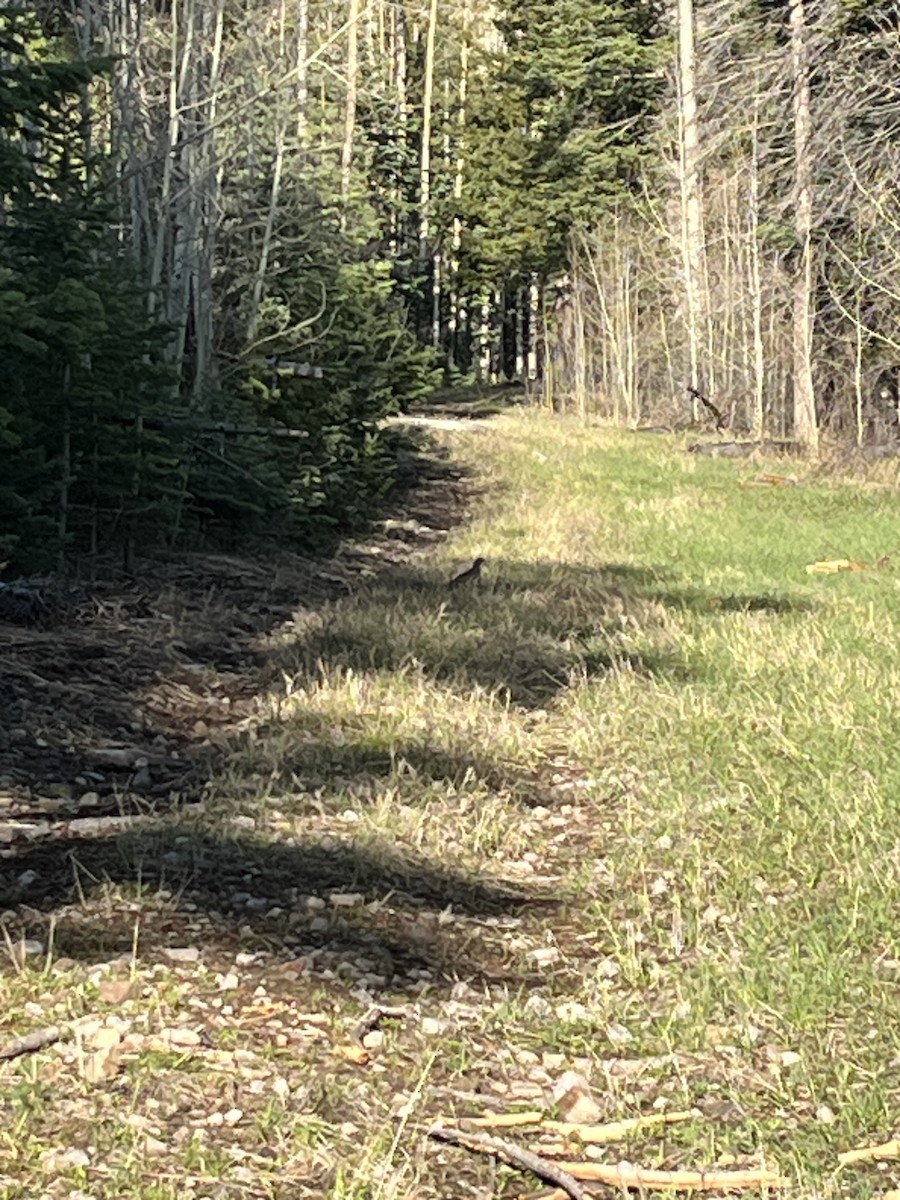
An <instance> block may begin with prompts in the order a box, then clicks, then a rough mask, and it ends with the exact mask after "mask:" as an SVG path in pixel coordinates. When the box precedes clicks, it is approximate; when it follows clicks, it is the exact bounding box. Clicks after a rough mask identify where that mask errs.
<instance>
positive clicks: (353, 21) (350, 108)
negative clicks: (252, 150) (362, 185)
mask: <svg viewBox="0 0 900 1200" xmlns="http://www.w3.org/2000/svg"><path fill="white" fill-rule="evenodd" d="M359 3H360V0H350V12H349V15H348V17H347V22H348V28H347V99H346V103H345V106H344V141H343V145H342V147H341V201H342V203H343V206H344V211H343V213H342V214H341V227H342V228H343V227H345V226H346V223H347V201H348V200H349V198H350V168H351V166H352V165H353V137H354V134H355V131H356V89H357V84H358V77H359V28H358V26H359Z"/></svg>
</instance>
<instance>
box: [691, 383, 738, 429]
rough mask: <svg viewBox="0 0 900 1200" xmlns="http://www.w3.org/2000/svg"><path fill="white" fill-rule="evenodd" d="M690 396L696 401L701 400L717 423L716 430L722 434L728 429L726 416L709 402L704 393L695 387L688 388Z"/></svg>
mask: <svg viewBox="0 0 900 1200" xmlns="http://www.w3.org/2000/svg"><path fill="white" fill-rule="evenodd" d="M688 395H689V396H693V397H694V399H695V400H699V401H700V403H701V404H702V405H703V407H704V408H705V409H706V410H707V412H708V413H709V414H710V415H711V416H712V418H713V420H714V421H715V423H716V429H718V430H719V431H720V432H721V431H722V430H723V429H725V428H726V426H727V425H728V422H727V421H726V420H725V415H724V413H722V412H721V411H720V410H719V409H718V408H717V407H716V406H715V404H713V402H712V400H708V399H707V397H706V396H704V395H703V393H702V392H700V391H698V390H697V388H695V387H690V386H688Z"/></svg>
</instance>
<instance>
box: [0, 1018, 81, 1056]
mask: <svg viewBox="0 0 900 1200" xmlns="http://www.w3.org/2000/svg"><path fill="white" fill-rule="evenodd" d="M67 1036H68V1034H67V1032H66V1031H65V1030H63V1029H61V1028H60V1026H59V1025H48V1026H47V1028H46V1029H35V1030H34V1032H33V1033H26V1034H23V1035H22V1037H17V1038H14V1039H13V1040H12V1041H11V1042H7V1043H6V1045H5V1046H2V1047H0V1062H9V1061H10V1059H13V1058H21V1057H22V1055H23V1054H34V1053H35V1052H36V1051H38V1050H43V1049H44V1047H45V1046H52V1045H54V1043H56V1042H60V1041H62V1040H63V1038H64V1037H67Z"/></svg>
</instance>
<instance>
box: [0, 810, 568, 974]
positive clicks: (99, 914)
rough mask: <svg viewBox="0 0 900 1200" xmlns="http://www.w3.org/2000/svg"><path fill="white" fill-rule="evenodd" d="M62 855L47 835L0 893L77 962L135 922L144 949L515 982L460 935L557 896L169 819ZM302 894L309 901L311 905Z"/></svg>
mask: <svg viewBox="0 0 900 1200" xmlns="http://www.w3.org/2000/svg"><path fill="white" fill-rule="evenodd" d="M60 851H61V848H60V845H59V843H45V844H42V845H36V846H33V847H31V848H30V849H29V850H27V851H26V852H25V853H23V855H22V856H21V857H20V858H19V860H18V862H17V868H18V869H19V870H20V871H27V872H29V873H30V874H31V875H32V876H33V879H32V882H30V883H28V884H27V885H25V886H19V885H17V884H15V883H14V882H13V881H12V880H9V881H8V882H7V884H6V886H5V887H3V888H0V910H2V909H3V908H6V907H14V906H22V905H23V901H24V900H26V899H27V904H26V905H25V906H24V907H22V909H21V912H22V913H23V914H24V921H23V935H25V936H28V935H31V936H37V937H39V938H42V939H44V940H46V938H47V936H48V931H49V925H50V917H49V914H51V913H52V914H53V917H52V924H53V950H54V956H55V957H56V958H60V957H62V958H71V959H75V960H86V961H104V960H108V959H110V958H113V957H117V956H119V955H123V954H129V953H131V952H132V951H133V949H134V946H135V939H136V922H137V923H138V924H139V927H140V937H139V942H140V949H141V953H142V955H143V956H146V955H148V954H149V955H151V957H152V955H153V952H154V951H158V950H162V949H164V948H165V947H169V946H173V945H175V946H185V945H189V944H193V945H197V946H200V947H201V948H203V949H211V950H213V951H214V952H218V953H222V952H225V953H226V954H227V953H229V952H232V953H233V952H234V951H236V950H243V951H245V952H246V951H251V952H253V951H259V950H267V951H269V952H270V953H274V954H275V955H276V956H277V957H280V958H281V959H282V960H290V959H294V958H298V957H303V956H306V957H309V958H310V961H311V962H312V963H314V962H315V959H316V955H317V953H318V952H322V951H326V950H327V952H328V954H327V956H326V957H325V958H320V960H319V965H320V967H321V969H323V970H324V969H325V968H326V967H327V966H328V965H329V963H333V962H334V961H335V958H337V959H338V960H339V959H340V957H341V956H342V955H343V956H344V957H346V956H347V955H353V954H356V955H361V956H364V957H365V958H366V959H367V960H369V961H370V962H371V963H373V964H375V968H376V970H377V974H378V975H379V976H381V977H383V980H384V986H385V987H390V988H391V989H392V990H398V989H399V990H403V988H404V987H405V986H407V985H410V984H412V983H413V982H414V981H415V979H416V978H417V977H418V976H417V973H418V972H419V971H422V970H427V971H429V972H431V973H433V974H434V976H435V978H439V977H440V976H444V977H445V978H448V977H459V978H465V979H467V980H468V981H470V982H478V983H487V982H490V983H497V982H504V981H511V980H516V981H518V982H521V981H522V978H523V971H522V969H521V964H520V966H519V967H517V968H513V967H511V966H510V964H508V963H507V964H506V965H505V966H504V965H503V964H502V963H501V962H500V961H499V960H498V959H496V956H492V955H490V954H488V955H487V956H485V955H484V954H482V953H480V952H479V951H478V950H477V949H476V948H473V946H472V944H471V937H470V936H469V935H468V933H463V932H461V929H462V930H466V929H467V927H468V926H469V925H470V924H471V922H472V921H473V920H474V921H476V923H478V924H480V923H482V922H485V921H487V922H488V923H489V924H496V925H499V926H500V927H502V926H503V924H504V923H505V922H509V921H513V922H514V923H515V922H516V919H517V918H520V917H524V916H527V915H528V914H530V913H535V912H537V911H540V910H547V909H549V910H552V909H553V908H555V906H556V904H557V899H558V898H557V897H553V896H541V895H540V894H539V893H537V892H536V891H535V889H533V888H532V889H530V891H529V892H528V893H525V892H523V891H521V890H518V889H516V888H514V887H512V886H504V885H502V884H499V883H495V882H490V881H486V880H479V879H475V878H473V877H472V876H470V875H466V874H464V873H462V872H457V871H455V870H454V869H453V868H451V867H448V866H444V865H441V864H436V863H434V862H432V861H429V860H427V859H425V858H423V857H421V856H419V857H416V856H414V855H413V854H412V853H409V852H405V853H403V854H401V853H398V852H397V851H396V850H395V849H394V848H392V847H389V846H386V845H383V844H382V845H377V846H370V847H363V846H360V845H357V844H354V845H346V844H334V843H332V844H322V843H316V842H313V841H310V842H298V843H296V844H284V843H278V842H271V841H267V840H264V839H262V838H254V837H248V836H235V837H234V838H228V837H226V836H221V835H219V834H216V833H214V832H211V831H200V830H198V829H197V828H196V825H187V824H182V825H179V824H177V823H175V824H171V823H169V824H166V825H159V826H157V827H155V828H148V829H143V830H141V829H137V830H135V831H133V832H129V833H126V834H123V835H121V836H120V837H118V838H115V839H109V838H85V839H79V840H77V841H75V842H72V843H70V844H69V845H68V846H67V848H66V850H65V851H64V852H63V853H61V852H60ZM111 888H112V889H113V890H114V895H113V891H111ZM335 894H337V899H336V900H335V901H334V902H331V901H330V900H329V898H330V897H332V896H334V895H335ZM308 897H314V898H315V899H316V907H315V908H312V909H310V908H309V907H308V906H307V905H306V900H307V898H308ZM76 898H77V902H76V903H73V899H76ZM323 898H324V903H322V900H323ZM344 901H346V903H344ZM451 912H452V913H453V914H454V915H453V918H452V919H447V914H448V913H451ZM463 939H465V941H466V945H467V949H466V952H465V955H463V954H462V953H461V950H460V942H461V940H463ZM314 973H315V972H314ZM524 974H525V975H527V974H528V972H527V971H525V973H524Z"/></svg>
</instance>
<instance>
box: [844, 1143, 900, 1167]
mask: <svg viewBox="0 0 900 1200" xmlns="http://www.w3.org/2000/svg"><path fill="white" fill-rule="evenodd" d="M873 1158H874V1159H879V1158H900V1140H897V1141H893V1142H882V1143H881V1145H879V1146H857V1147H856V1148H855V1149H853V1150H845V1151H844V1153H843V1154H839V1155H838V1162H839V1163H840V1164H841V1166H842V1167H848V1166H849V1165H850V1164H851V1163H857V1162H870V1161H871V1160H872V1159H873Z"/></svg>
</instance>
